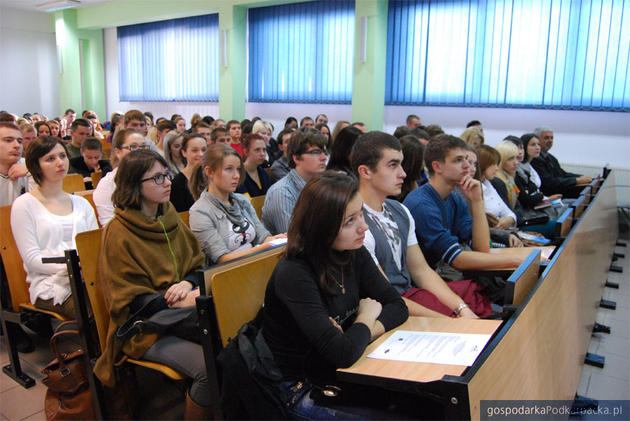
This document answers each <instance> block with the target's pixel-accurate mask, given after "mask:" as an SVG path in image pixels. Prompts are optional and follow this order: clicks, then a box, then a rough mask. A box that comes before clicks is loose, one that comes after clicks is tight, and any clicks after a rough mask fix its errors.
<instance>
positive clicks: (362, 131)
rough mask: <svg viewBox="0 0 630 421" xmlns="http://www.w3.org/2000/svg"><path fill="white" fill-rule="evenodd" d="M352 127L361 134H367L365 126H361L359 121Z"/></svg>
mask: <svg viewBox="0 0 630 421" xmlns="http://www.w3.org/2000/svg"><path fill="white" fill-rule="evenodd" d="M352 127H355V128H357V129H359V130H360V131H361V133H366V132H367V129H366V128H365V124H363V123H362V122H361V121H355V122H354V123H352Z"/></svg>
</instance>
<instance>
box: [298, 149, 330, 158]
mask: <svg viewBox="0 0 630 421" xmlns="http://www.w3.org/2000/svg"><path fill="white" fill-rule="evenodd" d="M303 153H304V154H307V155H314V156H318V155H321V154H324V155H326V156H328V151H327V150H325V149H312V150H310V151H306V152H303Z"/></svg>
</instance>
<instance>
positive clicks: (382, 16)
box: [352, 0, 387, 130]
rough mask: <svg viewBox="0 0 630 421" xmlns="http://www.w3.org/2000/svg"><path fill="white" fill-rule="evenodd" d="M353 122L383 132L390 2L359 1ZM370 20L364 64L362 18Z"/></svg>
mask: <svg viewBox="0 0 630 421" xmlns="http://www.w3.org/2000/svg"><path fill="white" fill-rule="evenodd" d="M355 7H356V9H355V14H356V24H355V27H356V29H355V41H354V71H353V73H354V77H353V83H352V121H353V122H354V121H361V122H363V123H365V126H366V128H367V129H368V130H383V113H384V111H385V69H386V63H385V57H387V0H360V1H357V2H356V6H355ZM362 17H366V18H367V25H366V27H367V36H366V42H365V45H366V55H365V62H361V44H362V40H361V37H362V35H363V34H362V29H361V18H362Z"/></svg>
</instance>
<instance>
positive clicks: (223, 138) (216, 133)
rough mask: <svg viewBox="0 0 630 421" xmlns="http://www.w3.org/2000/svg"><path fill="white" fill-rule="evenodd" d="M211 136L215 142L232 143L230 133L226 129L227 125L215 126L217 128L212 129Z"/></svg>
mask: <svg viewBox="0 0 630 421" xmlns="http://www.w3.org/2000/svg"><path fill="white" fill-rule="evenodd" d="M215 121H216V120H215ZM210 138H211V139H212V143H213V144H214V143H220V144H222V145H229V144H230V135H228V132H227V130H226V129H225V127H215V129H214V130H213V131H212V134H211V135H210Z"/></svg>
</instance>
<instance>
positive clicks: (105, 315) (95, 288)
mask: <svg viewBox="0 0 630 421" xmlns="http://www.w3.org/2000/svg"><path fill="white" fill-rule="evenodd" d="M102 235H103V229H102V228H101V229H97V230H92V231H85V232H82V233H80V234H77V236H76V238H75V242H76V245H77V254H78V255H79V260H80V262H81V273H82V275H83V281H84V284H85V288H86V290H87V292H88V297H89V298H90V305H91V307H92V313H93V315H94V321H95V322H96V330H97V332H98V340H99V344H100V347H101V349H105V345H106V344H107V331H108V329H109V321H110V317H109V309H108V308H107V303H106V302H105V294H104V292H103V285H101V284H100V283H99V282H97V279H96V275H97V267H98V259H99V256H100V254H101V237H102ZM126 361H127V362H129V363H132V364H135V365H139V366H142V367H147V368H150V369H152V370H156V371H159V372H161V373H162V374H164V375H166V376H168V377H170V378H171V379H173V380H182V379H183V376H182V375H181V374H180V373H178V372H177V371H175V370H173V369H172V368H170V367H169V366H166V365H163V364H159V363H153V362H150V361H144V360H135V359H131V358H127V359H126Z"/></svg>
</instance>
